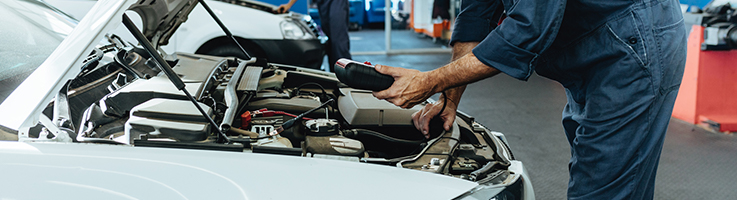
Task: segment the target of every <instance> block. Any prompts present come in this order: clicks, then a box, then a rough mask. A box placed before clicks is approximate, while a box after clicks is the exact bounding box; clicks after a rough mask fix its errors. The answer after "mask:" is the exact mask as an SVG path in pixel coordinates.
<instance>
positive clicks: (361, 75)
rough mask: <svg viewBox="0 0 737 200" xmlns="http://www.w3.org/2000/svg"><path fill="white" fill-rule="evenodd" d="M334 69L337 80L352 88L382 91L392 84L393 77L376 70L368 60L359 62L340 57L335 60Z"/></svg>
mask: <svg viewBox="0 0 737 200" xmlns="http://www.w3.org/2000/svg"><path fill="white" fill-rule="evenodd" d="M334 69H335V75H336V76H337V77H338V80H340V82H343V83H345V84H346V85H348V86H350V87H352V88H356V89H362V90H371V91H382V90H386V89H387V88H389V87H391V86H392V84H394V77H391V76H389V75H386V74H381V73H379V72H377V71H376V69H375V68H374V66H372V65H371V63H370V62H368V61H367V62H364V63H360V62H358V61H354V60H349V59H345V58H341V59H339V60H338V61H337V62H335V68H334Z"/></svg>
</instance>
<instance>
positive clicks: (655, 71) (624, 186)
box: [537, 0, 687, 199]
mask: <svg viewBox="0 0 737 200" xmlns="http://www.w3.org/2000/svg"><path fill="white" fill-rule="evenodd" d="M645 2H646V3H640V4H636V5H634V6H632V7H631V8H630V9H629V10H627V12H623V13H621V14H620V15H619V16H614V17H613V18H612V19H611V20H609V21H608V22H607V23H606V24H604V25H602V26H601V27H599V28H597V29H595V30H593V31H592V32H590V33H588V34H586V35H585V36H584V37H582V38H580V39H579V40H578V41H574V42H571V43H570V45H567V46H564V47H559V48H557V49H550V50H548V52H551V53H548V54H547V55H545V56H544V59H545V60H546V63H547V64H546V65H545V66H541V67H538V69H537V71H538V73H539V74H541V75H543V76H546V77H550V78H552V79H554V80H557V81H559V82H560V83H561V84H562V85H563V86H564V87H565V88H566V92H567V96H568V104H567V105H566V107H565V108H564V110H563V126H564V129H565V132H566V135H567V137H568V142H569V143H570V146H571V160H570V162H569V169H570V180H569V185H568V187H569V188H568V198H569V199H652V198H653V193H654V188H655V187H654V184H655V174H656V171H657V168H658V162H659V160H660V153H661V150H662V148H663V140H664V138H665V133H666V130H667V127H668V123H669V121H670V116H671V112H672V110H673V104H674V102H675V100H676V95H677V94H678V88H679V86H680V83H681V78H682V76H683V68H684V65H685V60H686V37H687V35H686V29H685V25H684V23H683V17H682V16H681V11H680V7H679V5H678V1H656V0H652V1H648V0H645ZM560 34H565V33H560ZM560 34H559V35H560Z"/></svg>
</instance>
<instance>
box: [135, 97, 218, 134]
mask: <svg viewBox="0 0 737 200" xmlns="http://www.w3.org/2000/svg"><path fill="white" fill-rule="evenodd" d="M199 104H200V107H202V108H203V109H205V112H207V113H208V114H212V109H211V108H210V107H208V106H207V105H205V104H202V103H199ZM209 130H210V124H209V123H208V122H207V119H205V118H204V117H203V116H202V114H200V112H199V111H198V110H197V108H196V107H195V106H194V105H193V104H192V102H190V101H184V100H173V99H162V98H154V99H151V100H148V101H146V102H144V103H142V104H139V105H138V106H136V107H134V108H133V109H132V110H131V112H130V117H129V118H128V121H127V122H126V123H125V135H126V136H128V137H123V138H130V140H131V141H129V142H132V140H134V139H139V138H140V137H141V135H143V134H145V135H146V137H148V138H168V139H172V140H177V141H201V140H205V139H207V136H208V133H209Z"/></svg>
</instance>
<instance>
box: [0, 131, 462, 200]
mask: <svg viewBox="0 0 737 200" xmlns="http://www.w3.org/2000/svg"><path fill="white" fill-rule="evenodd" d="M0 169H3V170H5V171H13V172H15V173H8V174H6V175H4V176H3V181H0V191H2V192H0V198H2V199H294V198H295V197H297V198H298V199H451V198H454V197H456V196H458V195H460V194H462V193H463V192H465V191H468V190H470V189H471V188H473V187H475V186H477V184H476V183H474V182H471V181H467V180H463V179H458V178H453V177H449V176H444V175H440V174H433V173H427V172H421V171H416V170H409V169H401V168H396V167H389V166H382V165H373V164H365V163H358V162H349V161H338V160H328V159H318V158H306V157H290V156H278V155H267V154H254V153H237V152H219V151H203V150H182V149H161V148H142V147H129V146H113V145H104V144H79V143H77V144H57V143H23V142H0ZM326 191H330V192H329V193H326Z"/></svg>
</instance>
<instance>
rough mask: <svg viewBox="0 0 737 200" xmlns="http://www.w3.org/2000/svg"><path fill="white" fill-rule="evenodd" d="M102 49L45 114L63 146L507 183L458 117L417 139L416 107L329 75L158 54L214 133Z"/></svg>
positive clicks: (120, 52) (501, 165)
mask: <svg viewBox="0 0 737 200" xmlns="http://www.w3.org/2000/svg"><path fill="white" fill-rule="evenodd" d="M108 40H109V41H110V42H111V44H110V45H107V46H101V47H98V48H96V49H95V50H94V51H93V52H92V53H91V54H90V55H89V56H88V58H87V59H86V60H85V61H84V63H83V67H82V69H81V73H80V74H79V75H78V76H77V77H76V78H74V79H72V80H69V81H68V82H67V83H66V85H65V86H64V87H63V88H62V90H61V91H59V93H58V94H57V96H56V98H55V100H54V101H53V102H52V103H50V104H49V105H48V106H47V107H46V109H45V110H44V115H46V116H48V117H49V118H50V119H53V123H54V124H55V125H57V126H58V127H59V128H60V129H62V130H63V131H64V132H66V133H68V134H69V137H70V138H71V141H70V142H79V143H105V144H112V145H131V146H134V147H164V148H188V149H204V150H225V151H237V152H250V153H268V154H281V155H292V156H304V157H315V158H325V159H337V160H346V161H353V162H364V163H373V164H380V165H390V166H396V167H400V168H409V169H415V170H420V171H427V172H432V173H439V174H446V175H451V176H455V177H459V178H464V179H469V180H481V179H484V180H487V181H489V180H492V179H497V178H504V177H506V175H504V174H503V173H502V172H503V171H505V170H498V169H505V168H506V167H508V166H509V158H511V159H513V157H512V155H511V153H510V152H509V150H508V148H507V147H506V144H505V143H504V142H503V141H502V139H503V138H501V137H500V135H501V134H500V133H495V132H491V131H489V130H488V129H487V128H485V127H483V126H482V125H481V124H479V123H476V122H474V119H473V117H470V116H467V115H465V114H463V113H462V112H458V113H459V114H458V116H457V118H456V120H455V123H454V124H453V126H452V128H451V130H450V131H445V130H443V129H442V128H436V129H431V133H430V135H431V137H430V139H426V138H425V137H424V136H423V135H422V134H421V133H420V132H419V131H418V130H417V129H415V127H414V125H413V123H412V118H411V115H412V114H413V113H414V112H416V111H418V110H419V109H421V108H422V106H423V105H418V106H416V107H414V108H411V109H402V108H399V107H396V106H394V105H393V104H391V103H388V102H386V101H383V100H378V99H376V98H375V97H373V96H372V94H371V91H367V90H359V89H354V88H350V87H348V86H347V85H345V84H343V83H341V82H340V81H339V80H338V79H337V78H336V77H335V75H334V74H332V73H328V72H323V71H317V70H311V69H305V68H300V67H294V66H287V65H281V64H275V63H268V62H265V61H264V60H260V59H258V58H252V59H251V60H239V59H237V58H230V57H229V58H223V57H214V56H205V55H195V54H187V53H175V54H171V55H169V56H167V57H166V62H167V63H168V64H169V65H170V66H172V68H173V70H174V72H175V73H176V74H177V76H179V78H181V79H182V81H183V82H184V83H185V84H186V89H187V90H189V91H192V96H193V97H194V98H195V99H196V101H197V103H198V104H199V107H201V108H202V109H203V112H204V113H207V115H208V116H209V117H210V118H211V119H212V120H214V122H215V123H216V124H217V126H213V125H212V124H211V123H208V120H207V118H206V117H205V116H203V115H202V114H201V113H202V112H200V111H198V108H197V107H196V106H194V104H193V103H192V102H191V101H189V100H188V99H187V97H186V96H185V95H184V94H183V93H182V91H180V90H178V89H177V88H176V87H175V86H174V85H173V84H172V83H171V82H170V81H169V79H167V77H166V74H165V73H163V72H162V71H161V70H159V68H158V67H157V66H156V65H157V63H156V61H155V60H154V59H152V58H151V56H149V54H148V52H146V51H145V50H144V49H141V48H137V47H133V46H129V45H125V44H124V43H122V42H117V41H119V39H116V37H114V36H112V37H108ZM219 132H222V133H224V135H221V134H219ZM29 133H30V135H29V136H28V137H26V138H22V139H21V140H26V141H44V140H48V139H50V138H54V137H55V135H54V132H53V131H49V130H48V129H47V128H45V127H44V126H41V125H37V126H36V127H33V128H31V130H30V131H29ZM495 173H499V174H495Z"/></svg>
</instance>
